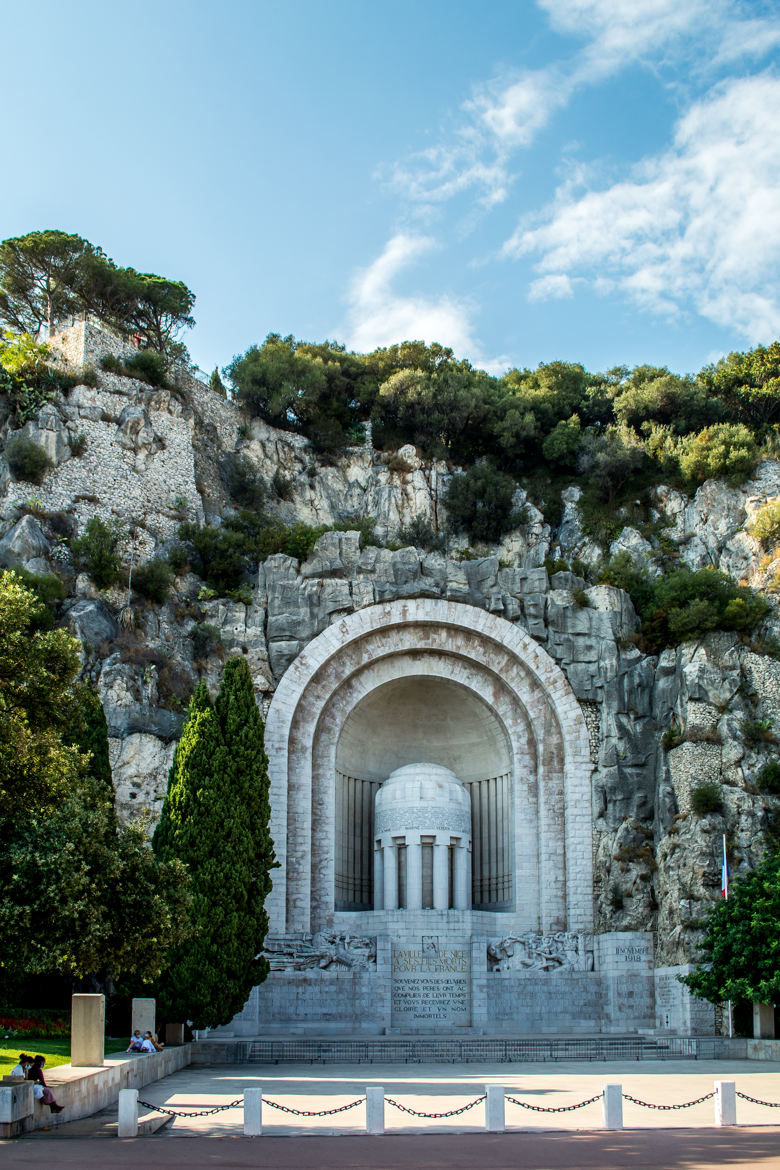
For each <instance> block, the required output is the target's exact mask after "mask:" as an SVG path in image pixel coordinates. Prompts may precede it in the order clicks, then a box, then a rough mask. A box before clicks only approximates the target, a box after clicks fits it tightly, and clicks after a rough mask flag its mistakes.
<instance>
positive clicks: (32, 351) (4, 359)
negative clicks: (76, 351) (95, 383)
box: [0, 333, 89, 427]
mask: <svg viewBox="0 0 780 1170" xmlns="http://www.w3.org/2000/svg"><path fill="white" fill-rule="evenodd" d="M50 357H51V351H50V349H49V347H48V345H39V344H38V342H36V340H35V338H34V337H32V335H31V334H29V333H17V334H7V335H6V336H4V337H3V336H0V395H3V396H4V397H5V398H6V400H7V402H8V407H9V413H10V415H11V418H12V421H13V422H14V423H15V424H16V425H17V426H20V427H21V426H24V424H25V423H26V422H29V421H30V419H34V418H37V416H38V414H39V413H40V411H41V409H42V407H44V406H46V404H47V403H48V402H53V401H54V400H55V399H56V398H58V397H59V395H60V393H61V391H63V390H68V389H69V388H70V387H71V386H73V385H75V383H76V382H77V381H78V380H79V378H77V376H76V375H75V374H67V373H65V371H64V370H60V369H58V368H57V367H56V366H53V365H52V364H51V362H50V360H49V359H50ZM80 377H81V378H82V380H83V378H84V373H83V371H82V374H81V375H80ZM86 377H89V375H88V374H87V375H86Z"/></svg>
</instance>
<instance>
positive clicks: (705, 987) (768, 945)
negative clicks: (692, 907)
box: [682, 853, 780, 1003]
mask: <svg viewBox="0 0 780 1170" xmlns="http://www.w3.org/2000/svg"><path fill="white" fill-rule="evenodd" d="M778 922H780V853H772V854H769V855H768V856H767V857H765V858H764V860H763V861H762V862H760V864H759V865H758V866H757V867H756V869H754V870H752V871H751V872H750V873H747V874H745V875H744V876H743V877H740V878H739V879H738V880H735V881H734V882H733V883H732V885H731V888H730V890H729V897H728V900H725V899H724V900H723V901H720V902H718V903H717V904H716V905H715V906H713V908H712V910H711V911H710V913H709V916H708V918H707V922H706V927H705V935H704V941H703V942H702V944H701V946H700V948H699V949H700V953H701V962H700V963H699V965H698V967H697V968H696V970H695V971H692V972H691V974H690V975H686V976H685V977H684V978H683V979H682V982H683V983H685V984H686V985H687V986H688V987H689V988H690V990H691V991H692V992H693V994H694V995H698V996H699V997H700V998H701V999H708V1000H710V1002H711V1003H724V1002H726V1001H727V1000H732V1001H736V1000H752V1001H753V1002H756V1003H772V1002H773V1001H774V1000H776V999H777V997H778V995H780V931H778V929H777V924H778Z"/></svg>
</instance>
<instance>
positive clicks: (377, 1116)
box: [366, 1085, 385, 1133]
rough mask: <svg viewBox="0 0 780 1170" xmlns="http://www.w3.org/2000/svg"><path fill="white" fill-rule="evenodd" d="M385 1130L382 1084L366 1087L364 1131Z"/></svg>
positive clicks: (382, 1131)
mask: <svg viewBox="0 0 780 1170" xmlns="http://www.w3.org/2000/svg"><path fill="white" fill-rule="evenodd" d="M384 1132H385V1090H384V1086H383V1085H368V1087H367V1088H366V1133H384Z"/></svg>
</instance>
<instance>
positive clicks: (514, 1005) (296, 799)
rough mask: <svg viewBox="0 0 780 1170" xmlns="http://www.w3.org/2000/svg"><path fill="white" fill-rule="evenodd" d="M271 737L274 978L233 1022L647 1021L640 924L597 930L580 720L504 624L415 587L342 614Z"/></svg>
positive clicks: (319, 644) (276, 1027)
mask: <svg viewBox="0 0 780 1170" xmlns="http://www.w3.org/2000/svg"><path fill="white" fill-rule="evenodd" d="M266 748H267V751H268V759H269V776H270V781H271V832H272V835H273V838H274V843H275V848H276V854H277V858H278V860H279V863H280V864H279V868H278V869H277V870H275V871H274V885H273V890H272V892H271V894H270V896H269V898H268V901H267V907H268V911H269V917H270V932H269V935H268V938H267V940H266V954H267V955H268V958H269V960H270V965H271V972H270V975H269V977H268V979H267V980H266V981H265V983H263V984H262V985H261V986H260V987H256V988H255V989H254V990H253V992H252V995H251V997H250V1000H249V1001H248V1003H247V1004H246V1006H245V1008H244V1010H243V1011H242V1012H241V1013H240V1014H239V1015H238V1016H237V1017H236V1018H235V1019H234V1020H233V1022H232V1024H231V1025H230V1029H229V1030H230V1032H231V1033H232V1034H238V1035H251V1036H257V1035H269V1034H274V1033H275V1034H288V1035H289V1034H296V1033H303V1034H305V1035H308V1036H314V1035H322V1034H327V1033H331V1034H338V1035H347V1036H353V1035H355V1034H357V1033H361V1032H363V1033H374V1034H376V1033H397V1034H411V1035H415V1034H416V1035H421V1034H425V1035H427V1034H431V1033H439V1034H441V1033H444V1034H446V1035H457V1034H464V1033H485V1034H490V1033H493V1034H496V1033H497V1034H500V1035H512V1034H514V1035H518V1034H520V1035H529V1034H530V1035H536V1034H539V1033H553V1034H555V1033H559V1034H571V1033H577V1032H579V1033H591V1034H592V1033H594V1032H596V1033H597V1032H601V1031H627V1030H628V1031H631V1030H634V1031H635V1030H637V1029H641V1028H646V1027H651V1026H652V1025H653V1022H654V1021H653V1012H654V1001H653V994H654V993H653V968H652V942H651V936H649V935H648V934H628V933H621V934H602V935H599V936H595V937H594V935H593V861H592V851H593V841H592V831H593V830H592V816H591V789H590V775H591V759H590V751H589V737H588V732H587V728H586V725H585V720H584V717H583V714H582V711H581V709H580V706H579V704H578V702H577V700H576V698H575V696H574V694H573V692H572V690H571V688H570V686H569V684H568V682H567V680H566V677H565V676H564V674H563V672H562V671H561V670H560V668H559V667H558V666H557V665H556V664H555V662H554V661H553V660H552V659H551V658H550V656H549V655H548V654H547V653H546V652H545V651H544V650H543V649H542V648H541V647H540V646H539V645H537V643H536V642H534V640H533V639H532V638H531V637H530V636H529V635H528V634H526V633H525V632H524V631H523V630H522V629H520V628H519V627H518V626H515V625H512V624H511V623H510V622H508V621H506V620H504V619H503V618H500V617H497V616H496V615H495V614H491V613H488V612H486V611H484V610H482V609H478V608H476V607H474V606H469V605H463V604H459V603H455V602H447V601H440V600H429V599H414V600H409V601H395V602H392V603H389V604H386V605H372V606H369V607H367V608H365V609H362V610H359V611H358V612H356V613H352V614H349V615H348V616H345V617H343V618H340V619H338V620H336V621H335V622H334V623H333V624H332V625H331V626H330V627H329V628H328V629H326V630H325V631H324V632H323V633H321V634H320V635H319V636H318V637H316V638H314V639H313V640H312V641H311V642H310V643H309V644H308V645H307V646H306V648H305V649H304V650H303V651H302V652H301V654H299V656H298V657H297V658H296V659H295V661H294V662H293V663H292V664H291V665H290V666H289V667H288V669H287V671H286V673H285V674H284V676H283V678H282V679H281V681H280V683H279V686H278V688H277V690H276V693H275V695H274V697H273V700H272V702H271V706H270V709H269V711H268V717H267V720H266Z"/></svg>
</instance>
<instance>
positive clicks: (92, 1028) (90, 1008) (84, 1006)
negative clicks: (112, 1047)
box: [70, 995, 106, 1068]
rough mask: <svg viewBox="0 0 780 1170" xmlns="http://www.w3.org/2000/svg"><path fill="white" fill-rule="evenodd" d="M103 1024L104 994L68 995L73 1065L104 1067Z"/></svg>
mask: <svg viewBox="0 0 780 1170" xmlns="http://www.w3.org/2000/svg"><path fill="white" fill-rule="evenodd" d="M105 1024H106V997H105V996H104V995H74V996H72V997H71V1011H70V1063H71V1066H72V1067H73V1068H102V1067H103V1058H104V1053H105V1048H104V1036H105V1031H106V1027H105Z"/></svg>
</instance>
